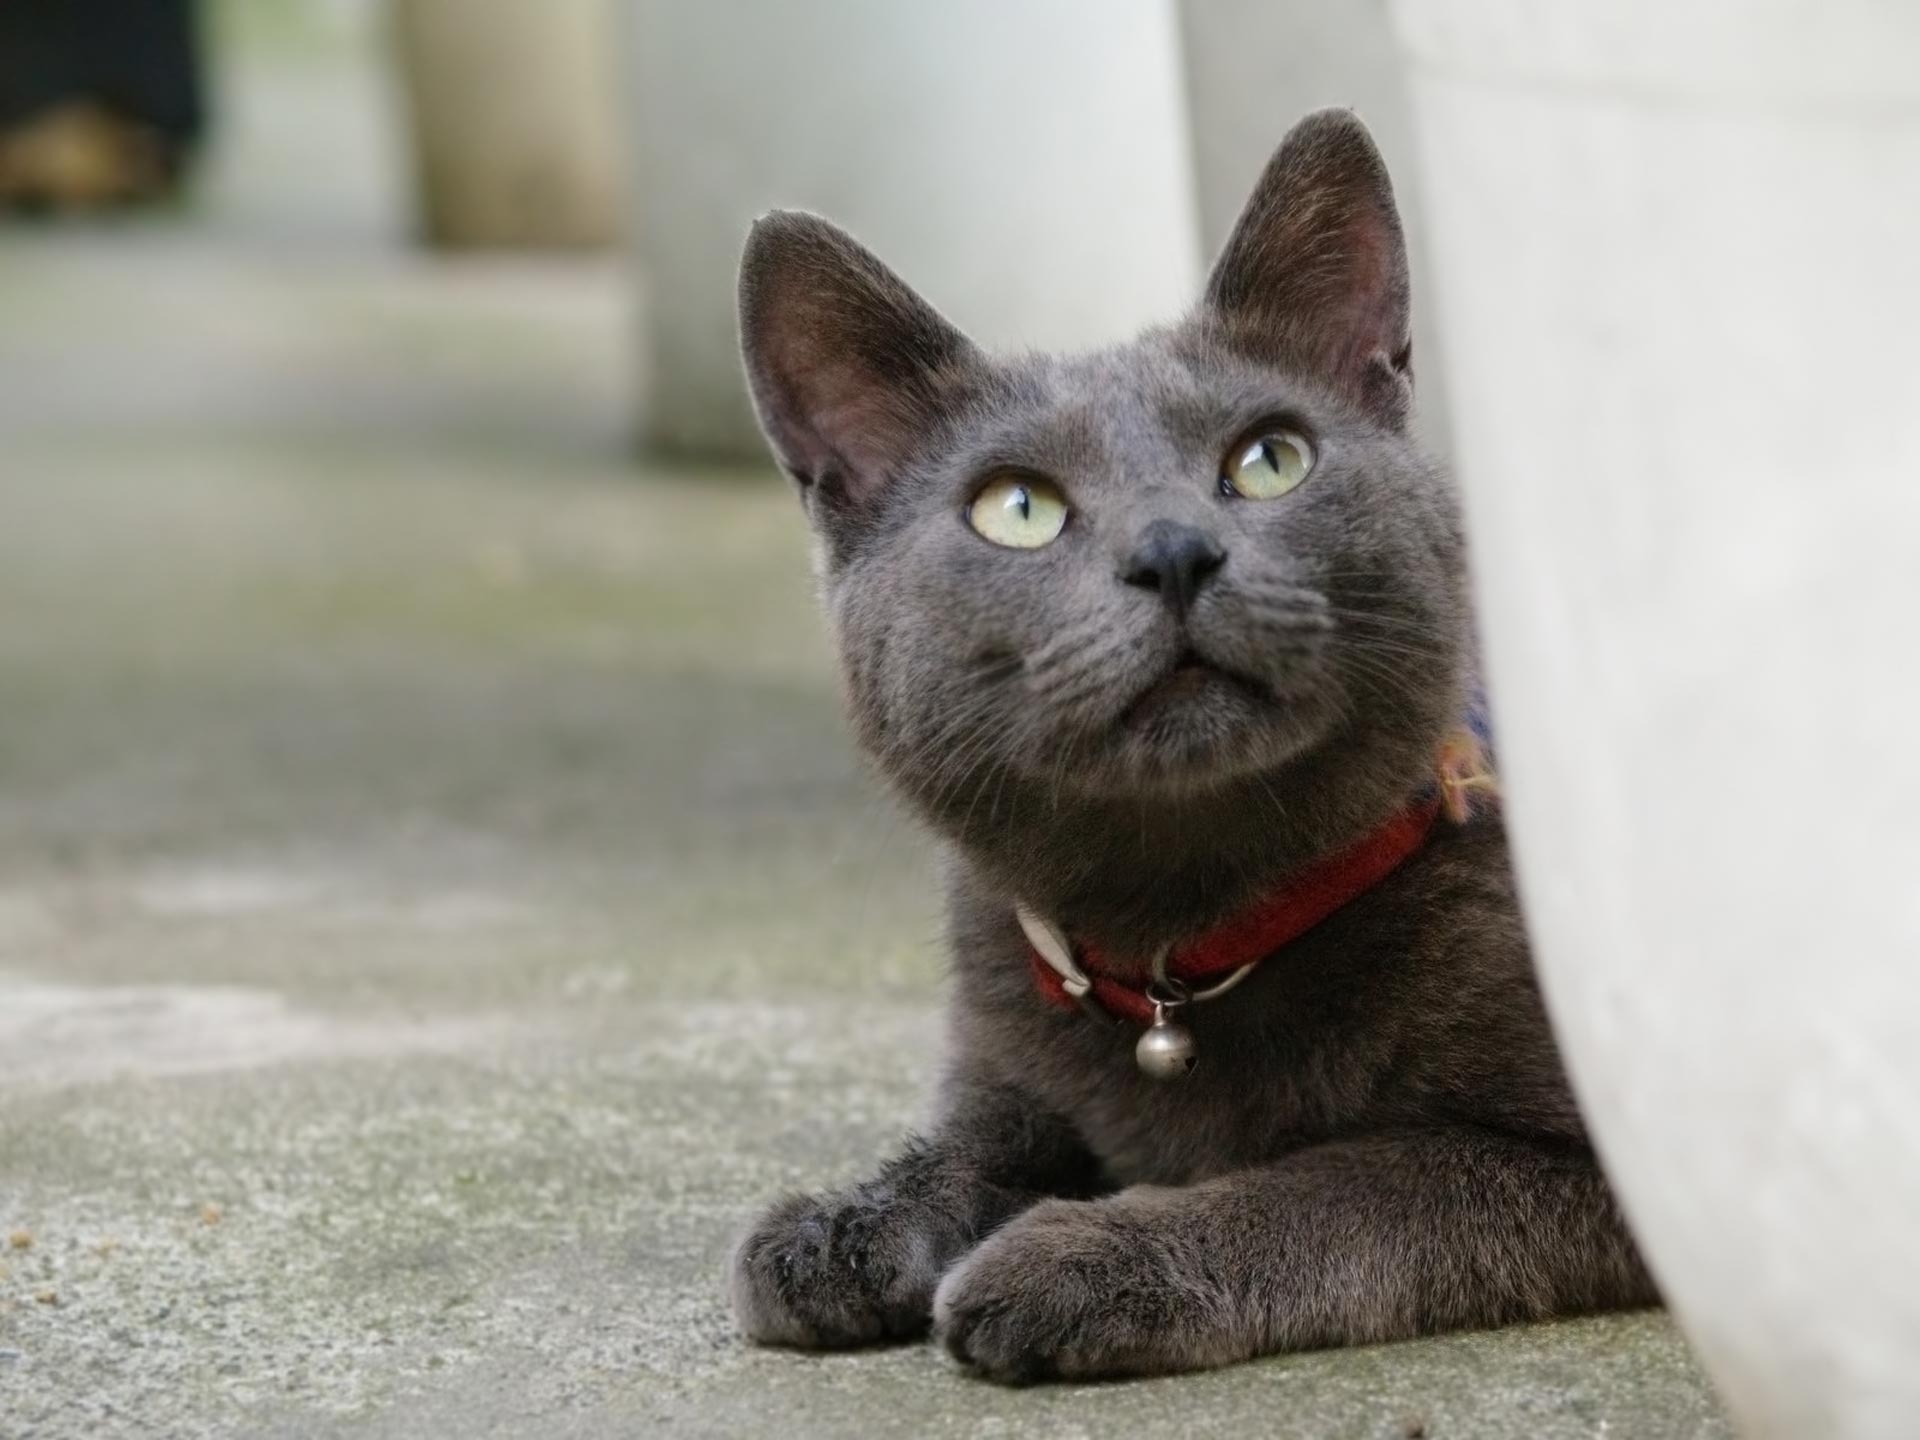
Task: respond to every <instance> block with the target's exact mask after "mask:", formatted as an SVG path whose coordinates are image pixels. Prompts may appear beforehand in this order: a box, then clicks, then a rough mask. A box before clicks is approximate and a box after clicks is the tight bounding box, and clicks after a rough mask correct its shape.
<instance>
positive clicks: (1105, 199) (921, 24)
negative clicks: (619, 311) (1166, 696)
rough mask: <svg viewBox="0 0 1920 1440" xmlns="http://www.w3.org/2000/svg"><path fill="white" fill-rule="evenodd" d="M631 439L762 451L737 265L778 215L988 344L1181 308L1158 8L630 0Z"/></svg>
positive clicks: (1192, 251)
mask: <svg viewBox="0 0 1920 1440" xmlns="http://www.w3.org/2000/svg"><path fill="white" fill-rule="evenodd" d="M633 13H634V19H635V24H634V29H633V35H632V38H631V45H632V51H633V61H634V76H635V79H634V104H635V110H636V118H635V125H634V129H635V138H636V141H637V144H638V166H637V174H638V183H637V186H636V190H637V201H638V206H637V214H638V251H639V258H640V263H641V266H642V268H643V278H644V282H645V301H644V325H643V329H644V341H645V344H644V349H645V354H646V362H647V363H646V365H645V367H644V368H645V370H646V372H647V373H648V374H649V375H650V380H649V382H648V383H647V384H646V386H645V390H646V394H645V397H644V400H643V404H642V418H643V431H644V434H645V436H646V438H647V440H648V441H649V442H651V443H652V444H653V445H655V446H657V447H661V448H665V449H670V450H683V451H708V452H723V453H727V452H730V453H745V454H756V455H757V454H761V453H763V450H762V447H761V444H760V441H759V439H758V436H757V434H756V432H755V429H754V425H753V421H752V415H751V412H750V409H749V407H748V404H747V400H746V396H745V392H744V389H743V387H742V383H741V379H740V362H739V357H738V353H737V339H736V326H735V319H734V279H735V266H736V264H737V262H738V260H739V255H740V247H741V243H742V241H743V240H744V238H745V236H746V231H747V226H748V224H749V223H750V222H751V221H752V219H753V217H754V216H755V215H757V214H759V213H760V212H762V211H764V210H767V209H770V208H773V207H775V206H799V207H802V208H805V209H809V210H815V211H818V212H820V213H822V214H824V215H827V216H830V217H831V218H832V219H834V220H836V221H838V222H839V223H841V224H842V225H844V226H845V227H846V228H847V229H848V230H850V231H851V232H852V233H853V234H854V235H856V236H857V237H858V238H859V239H860V240H862V241H863V242H865V243H866V244H867V245H869V246H871V247H872V248H873V249H874V250H875V251H877V252H878V253H879V254H880V256H881V257H882V258H883V259H885V260H886V261H887V263H888V264H890V265H891V266H893V267H894V268H895V269H896V270H898V271H899V272H900V273H901V274H902V275H903V276H905V277H906V279H907V280H908V281H909V282H911V283H912V284H913V285H915V286H916V287H917V288H919V289H920V290H921V291H922V293H923V294H925V295H926V296H927V297H928V298H929V299H930V300H931V301H932V302H933V303H934V304H935V305H936V306H938V307H939V308H940V309H941V310H942V311H944V312H945V313H946V314H947V316H948V317H949V318H950V319H952V320H953V321H954V322H955V323H957V324H958V325H960V326H961V328H963V329H965V330H967V331H968V332H969V333H970V334H972V335H973V336H974V337H975V338H976V339H978V340H980V341H982V342H983V343H985V344H987V345H989V346H1012V347H1020V346H1040V347H1056V346H1059V347H1078V346H1088V345H1095V344H1099V343H1102V342H1107V341H1114V340H1119V339H1121V338H1123V337H1126V336H1128V335H1129V334H1131V333H1132V332H1133V331H1135V330H1136V329H1138V328H1139V327H1140V326H1142V325H1143V324H1146V323H1148V322H1151V321H1158V320H1167V319H1170V318H1172V317H1174V316H1175V315H1177V314H1179V313H1180V312H1181V311H1182V310H1184V309H1185V308H1186V307H1187V306H1188V305H1190V304H1191V303H1192V302H1193V300H1194V298H1195V295H1196V292H1197V286H1198V253H1197V249H1196V243H1195V239H1196V237H1195V226H1194V217H1193V184H1192V174H1191V160H1190V154H1189V147H1188V132H1187V119H1186V113H1185V107H1184V102H1183V97H1182V93H1181V83H1180V66H1179V56H1178V45H1177V26H1176V21H1175V17H1174V13H1173V0H970V3H968V4H964V5H943V4H921V3H903V0H809V3H805V4H790V3H785V0H701V3H699V4H689V3H685V0H634V11H633Z"/></svg>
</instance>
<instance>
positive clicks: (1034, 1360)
mask: <svg viewBox="0 0 1920 1440" xmlns="http://www.w3.org/2000/svg"><path fill="white" fill-rule="evenodd" d="M1167 1238H1168V1237H1166V1236H1164V1235H1163V1234H1162V1233H1161V1227H1157V1226H1155V1225H1154V1224H1153V1223H1152V1215H1151V1214H1150V1213H1148V1214H1143V1213H1141V1209H1140V1207H1137V1206H1133V1205H1130V1204H1128V1203H1127V1202H1126V1201H1119V1200H1049V1201H1046V1202H1044V1203H1042V1204H1040V1205H1037V1206H1035V1207H1034V1208H1033V1209H1032V1210H1030V1211H1028V1212H1027V1213H1026V1214H1025V1215H1022V1216H1021V1217H1020V1218H1019V1219H1017V1220H1015V1221H1013V1222H1012V1223H1011V1224H1009V1225H1008V1226H1007V1227H1006V1228H1005V1229H1003V1230H1001V1231H1000V1232H999V1233H998V1234H996V1235H994V1236H993V1237H992V1238H991V1239H989V1240H988V1241H986V1243H984V1244H983V1245H981V1246H980V1247H979V1249H977V1250H975V1251H974V1252H973V1253H972V1254H971V1255H969V1256H968V1257H967V1258H966V1259H965V1260H963V1261H961V1262H960V1264H959V1265H957V1266H955V1267H954V1269H953V1270H952V1271H950V1272H949V1273H948V1275H947V1277H946V1279H944V1280H943V1281H941V1282H940V1288H939V1290H938V1292H937V1293H936V1294H935V1296H934V1325H935V1327H936V1329H937V1330H938V1332H939V1334H940V1337H941V1339H943V1340H944V1341H945V1342H946V1346H947V1349H948V1350H949V1351H950V1352H952V1354H953V1356H954V1358H955V1359H957V1360H960V1361H961V1362H963V1363H964V1364H966V1365H968V1366H970V1367H972V1368H973V1369H974V1370H976V1371H978V1372H979V1373H980V1374H982V1375H985V1376H987V1377H988V1378H989V1379H993V1380H999V1381H1003V1382H1007V1383H1010V1384H1022V1383H1026V1382H1030V1381H1034V1380H1045V1379H1051V1378H1055V1377H1063V1378H1064V1377H1079V1378H1091V1377H1096V1376H1105V1375H1146V1374H1156V1373H1162V1372H1165V1371H1170V1370H1183V1369H1191V1368H1193V1367H1194V1366H1196V1365H1203V1364H1208V1363H1213V1360H1214V1357H1213V1356H1212V1355H1211V1354H1210V1351H1211V1350H1212V1349H1213V1348H1214V1346H1213V1344H1212V1342H1213V1340H1215V1339H1217V1338H1218V1337H1216V1336H1214V1335H1213V1334H1212V1333H1211V1328H1212V1326H1213V1325H1214V1324H1216V1323H1217V1320H1218V1309H1219V1307H1218V1306H1217V1305H1215V1304H1213V1303H1211V1302H1210V1301H1209V1298H1208V1291H1209V1288H1210V1287H1209V1285H1208V1283H1207V1281H1206V1278H1205V1277H1204V1276H1196V1275H1188V1274H1183V1273H1182V1267H1181V1265H1180V1263H1179V1260H1178V1257H1177V1256H1176V1255H1175V1254H1174V1253H1173V1251H1172V1249H1171V1248H1170V1246H1169V1244H1168V1243H1167Z"/></svg>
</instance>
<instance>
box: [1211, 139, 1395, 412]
mask: <svg viewBox="0 0 1920 1440" xmlns="http://www.w3.org/2000/svg"><path fill="white" fill-rule="evenodd" d="M1206 304H1207V307H1208V309H1209V310H1210V311H1211V312H1212V313H1213V315H1214V316H1216V317H1217V318H1218V319H1219V321H1220V322H1221V323H1222V324H1223V326H1224V328H1225V331H1226V335H1227V338H1228V341H1229V343H1231V344H1233V345H1234V346H1236V347H1237V348H1240V349H1242V350H1245V351H1246V352H1248V353H1250V354H1253V355H1256V356H1258V357H1259V358H1261V359H1266V360H1272V361H1275V362H1277V363H1281V364H1292V365H1298V366H1301V367H1302V368H1304V369H1307V370H1309V371H1310V372H1311V373H1313V374H1315V375H1318V376H1322V377H1325V378H1327V379H1330V380H1331V381H1332V382H1333V383H1334V384H1335V385H1336V386H1337V387H1338V388H1340V389H1341V390H1343V391H1345V392H1347V393H1348V394H1350V395H1352V396H1353V397H1354V398H1356V399H1358V400H1360V401H1361V402H1362V403H1363V404H1365V405H1366V406H1367V407H1368V408H1369V409H1371V410H1373V411H1374V412H1375V413H1376V414H1378V415H1380V416H1381V417H1382V418H1383V419H1386V420H1387V421H1388V422H1389V423H1391V424H1393V425H1396V426H1398V425H1402V424H1404V423H1405V422H1406V420H1407V417H1408V415H1409V414H1410V413H1411V410H1412V404H1413V342H1412V339H1411V332H1410V329H1409V324H1410V318H1411V296H1410V291H1409V285H1408V281H1407V246H1406V239H1405V237H1404V236H1403V235H1402V234H1401V230H1400V216H1399V212H1398V210H1397V209H1396V208H1395V206H1394V202H1393V184H1392V182H1391V181H1390V180H1389V179H1388V178H1387V166H1386V162H1385V161H1384V160H1382V159H1381V158H1380V152H1379V150H1378V149H1376V148H1375V147H1374V143H1373V137H1372V136H1371V135H1369V134H1368V133H1367V127H1366V126H1365V125H1363V124H1361V123H1360V120H1359V117H1357V116H1356V115H1354V113H1353V112H1352V111H1351V110H1321V111H1317V112H1316V113H1314V114H1312V115H1309V116H1307V118H1306V119H1304V120H1302V121H1301V122H1300V123H1299V124H1297V125H1295V126H1294V127H1293V129H1292V130H1291V131H1289V132H1288V133H1287V137H1286V139H1285V140H1283V141H1281V142H1280V148H1279V150H1278V151H1276V152H1275V153H1274V156H1273V159H1272V160H1270V161H1268V162H1267V168H1266V170H1265V172H1264V173H1263V174H1262V175H1261V176H1260V180H1259V183H1258V184H1257V185H1255V186H1254V191H1253V196H1252V198H1251V199H1249V200H1248V201H1247V206H1246V209H1245V210H1243V211H1242V212H1241V214H1240V219H1239V220H1238V222H1236V224H1235V225H1234V229H1233V234H1232V235H1231V236H1230V237H1229V238H1228V240H1227V244H1226V248H1225V249H1224V250H1222V251H1221V253H1220V258H1219V260H1217V261H1216V262H1215V263H1214V267H1213V273H1212V275H1210V276H1209V277H1208V279H1207V292H1206Z"/></svg>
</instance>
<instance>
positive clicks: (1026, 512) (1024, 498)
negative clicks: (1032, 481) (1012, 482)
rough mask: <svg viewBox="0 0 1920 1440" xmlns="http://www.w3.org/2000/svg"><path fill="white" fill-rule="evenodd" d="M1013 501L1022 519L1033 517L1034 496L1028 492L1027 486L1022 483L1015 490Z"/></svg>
mask: <svg viewBox="0 0 1920 1440" xmlns="http://www.w3.org/2000/svg"><path fill="white" fill-rule="evenodd" d="M1013 503H1014V507H1015V508H1016V509H1018V510H1019V512H1020V518H1021V519H1022V520H1029V519H1031V518H1033V497H1032V496H1031V495H1029V494H1028V493H1027V487H1026V486H1024V485H1022V486H1020V487H1019V488H1018V489H1016V490H1015V491H1014V492H1013Z"/></svg>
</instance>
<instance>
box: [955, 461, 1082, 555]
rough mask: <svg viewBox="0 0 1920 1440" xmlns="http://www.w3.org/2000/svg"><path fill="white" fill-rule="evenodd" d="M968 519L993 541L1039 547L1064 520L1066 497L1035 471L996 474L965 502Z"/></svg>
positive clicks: (1054, 534) (1021, 547) (1013, 546)
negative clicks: (970, 499)
mask: <svg viewBox="0 0 1920 1440" xmlns="http://www.w3.org/2000/svg"><path fill="white" fill-rule="evenodd" d="M967 523H968V524H969V525H971V526H973V528H974V529H975V530H977V531H979V532H980V534H982V535H984V536H985V537H986V538H987V539H989V540H991V541H992V542H993V543H994V544H996V545H1005V546H1007V547H1009V548H1010V549H1014V550H1038V549H1039V548H1040V547H1041V546H1042V545H1047V544H1051V543H1052V542H1053V540H1054V539H1055V538H1056V537H1058V535H1059V534H1060V532H1061V530H1063V529H1064V528H1066V523H1067V497H1066V496H1064V495H1062V494H1061V493H1060V490H1059V487H1058V486H1056V485H1054V484H1053V483H1052V482H1051V481H1048V480H1042V479H1040V478H1039V477H1038V476H1037V475H999V476H996V477H994V478H993V479H991V480H989V481H988V482H987V483H986V484H985V485H983V486H981V487H980V493H979V494H977V495H975V496H974V497H973V503H972V504H971V505H969V506H967Z"/></svg>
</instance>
